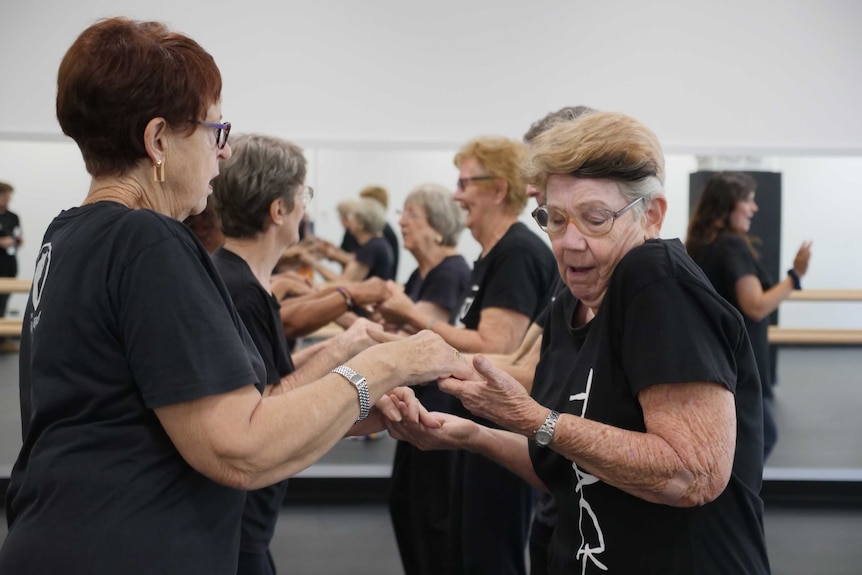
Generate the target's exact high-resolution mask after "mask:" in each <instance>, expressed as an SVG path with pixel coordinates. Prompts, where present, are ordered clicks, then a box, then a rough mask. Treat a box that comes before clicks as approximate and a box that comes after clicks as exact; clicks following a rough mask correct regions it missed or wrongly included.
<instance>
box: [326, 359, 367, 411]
mask: <svg viewBox="0 0 862 575" xmlns="http://www.w3.org/2000/svg"><path fill="white" fill-rule="evenodd" d="M332 373H337V374H338V375H340V376H341V377H343V378H344V379H346V380H347V381H349V382H350V383H352V384H353V385H354V387H356V393H358V394H359V419H357V420H356V421H355V422H354V423H359V422H360V421H362V420H363V419H365V418H366V417H368V412H369V411H371V394H370V393H369V392H368V383H367V382H366V381H365V378H364V377H362V376H361V375H359V374H358V373H356V372H355V371H353V370H352V369H350V368H349V367H347V366H346V365H339V366H338V367H336V368H335V369H333V370H332Z"/></svg>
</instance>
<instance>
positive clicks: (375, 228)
mask: <svg viewBox="0 0 862 575" xmlns="http://www.w3.org/2000/svg"><path fill="white" fill-rule="evenodd" d="M342 221H343V222H344V224H345V227H346V228H347V231H349V232H350V233H351V234H353V237H355V238H356V241H357V242H359V247H358V248H357V250H356V253H355V254H354V257H353V259H351V260H341V261H342V262H346V263H344V271H343V272H342V273H341V274H338V273H336V272H334V271H332V270H331V269H330V268H328V267H326V266H325V265H323V264H322V263H321V262H320V260H318V259H317V258H316V257H314V256H313V255H312V254H311V253H309V252H308V251H305V252H303V253H302V254H301V256H300V257H301V258H302V261H303V263H305V264H306V265H310V266H312V267H313V268H314V269H315V270H316V271H317V272H318V273H319V274H320V275H321V276H323V279H325V280H326V281H329V282H345V281H362V280H364V279H367V278H370V277H379V278H381V279H384V280H391V279H394V278H395V254H393V252H392V247H391V246H390V245H389V243H388V242H387V241H386V240H385V239H383V228H384V227H385V226H386V212H385V211H384V209H383V206H382V205H380V203H379V202H377V201H376V200H372V199H370V198H360V199H359V200H358V201H357V202H356V203H355V204H354V205H353V209H352V211H350V212H348V213H347V215H346V217H343V218H342Z"/></svg>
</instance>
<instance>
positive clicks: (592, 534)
mask: <svg viewBox="0 0 862 575" xmlns="http://www.w3.org/2000/svg"><path fill="white" fill-rule="evenodd" d="M592 385H593V370H592V369H590V373H589V375H588V376H587V388H586V390H585V391H584V392H583V393H576V394H574V395H570V396H569V401H583V402H584V403H583V404H582V405H581V417H584V416H586V413H587V402H588V401H589V399H590V388H591V387H592ZM572 469H573V470H574V472H575V477H577V481H576V482H575V491H577V493H578V495H579V497H580V501H579V505H578V507H579V509H578V513H579V520H578V528H579V529H580V532H581V546H580V547H579V548H578V553H577V558H578V560H580V561H581V573H582V574H583V573H586V572H587V564H588V563H589V562H592V563H594V564H595V565H596V567H598V568H599V569H601V570H602V571H607V570H608V568H607V566H605V565H604V564H603V563H602V562H601V561H599V559H598V556H599V555H601V554H602V553H604V551H605V536H604V533H602V528H601V526H600V525H599V519H598V518H597V517H596V515H595V513H593V508H592V507H591V506H590V503H589V501H587V498H586V496H585V494H584V487H586V486H588V485H593V484H594V483H598V481H599V478H598V477H596V476H595V475H591V474H589V473H587V472H586V471H583V470H582V469H580V468H579V467H578V465H577V464H576V463H572Z"/></svg>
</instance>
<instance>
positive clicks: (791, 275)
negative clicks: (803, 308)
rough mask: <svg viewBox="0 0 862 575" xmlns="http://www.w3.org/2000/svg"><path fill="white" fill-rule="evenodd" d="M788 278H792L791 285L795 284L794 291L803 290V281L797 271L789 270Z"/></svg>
mask: <svg viewBox="0 0 862 575" xmlns="http://www.w3.org/2000/svg"><path fill="white" fill-rule="evenodd" d="M787 276H788V277H789V278H790V281H791V283H793V289H795V290H801V289H802V280H801V278H800V276H799V274H798V273H796V270H795V269H793V268H790V269H789V270H787Z"/></svg>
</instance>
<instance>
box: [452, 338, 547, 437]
mask: <svg viewBox="0 0 862 575" xmlns="http://www.w3.org/2000/svg"><path fill="white" fill-rule="evenodd" d="M473 368H474V369H475V370H476V371H475V374H476V375H478V376H479V377H481V378H484V379H465V380H459V379H455V378H446V379H443V380H440V382H439V385H440V389H442V390H443V391H445V392H446V393H450V394H452V395H454V396H456V397H457V398H458V399H460V400H461V403H463V404H464V407H466V408H467V409H469V410H470V412H471V413H474V414H475V415H478V416H479V417H484V418H485V419H490V420H491V421H493V422H495V423H497V424H498V425H500V426H501V427H503V428H505V429H508V430H510V431H514V432H516V433H523V434H530V433H532V432H534V431H535V430H536V428H537V427H536V424H535V422H536V421H537V420H538V421H539V422H541V421H542V420H543V419H544V417H545V415H547V409H546V408H544V407H542V406H541V405H539V404H538V403H536V402H535V401H534V400H533V398H531V397H530V396H529V394H528V393H527V391H526V390H525V389H524V386H523V385H521V384H520V383H519V382H518V381H517V380H516V379H515V378H513V377H512V376H511V375H509V374H508V373H506V372H505V371H503V370H502V369H500V368H498V367H496V366H494V365H493V364H492V363H491V362H490V361H489V360H488V359H487V358H486V357H484V356H483V355H481V354H476V355H475V356H473Z"/></svg>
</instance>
